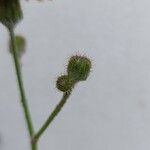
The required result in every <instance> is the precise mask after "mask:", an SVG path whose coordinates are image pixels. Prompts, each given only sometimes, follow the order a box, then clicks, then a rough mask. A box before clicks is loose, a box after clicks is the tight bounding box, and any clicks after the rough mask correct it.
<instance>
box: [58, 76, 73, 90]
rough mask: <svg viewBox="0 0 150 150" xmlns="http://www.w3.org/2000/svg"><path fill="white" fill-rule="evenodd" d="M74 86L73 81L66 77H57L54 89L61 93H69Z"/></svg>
mask: <svg viewBox="0 0 150 150" xmlns="http://www.w3.org/2000/svg"><path fill="white" fill-rule="evenodd" d="M73 86H74V80H73V79H72V78H70V77H69V76H67V75H63V76H60V77H58V79H57V82H56V87H57V89H58V90H60V91H62V92H67V91H70V90H71V89H72V88H73Z"/></svg>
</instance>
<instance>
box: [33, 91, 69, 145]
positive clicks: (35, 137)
mask: <svg viewBox="0 0 150 150" xmlns="http://www.w3.org/2000/svg"><path fill="white" fill-rule="evenodd" d="M70 94H71V91H69V92H65V93H64V94H63V97H62V99H61V101H60V102H59V104H58V105H57V106H56V107H55V109H54V110H53V112H52V113H51V114H50V116H49V117H48V119H47V120H46V121H45V123H44V124H43V126H42V127H41V128H40V130H39V131H38V132H37V133H36V134H35V136H34V137H33V139H32V142H33V143H37V141H38V140H39V138H40V137H41V135H42V134H43V133H44V132H45V130H46V129H47V128H48V126H49V125H50V124H51V122H52V121H53V120H54V118H55V117H56V116H57V115H58V113H59V112H60V111H61V109H62V107H63V106H64V104H65V103H66V101H67V99H68V98H69V96H70Z"/></svg>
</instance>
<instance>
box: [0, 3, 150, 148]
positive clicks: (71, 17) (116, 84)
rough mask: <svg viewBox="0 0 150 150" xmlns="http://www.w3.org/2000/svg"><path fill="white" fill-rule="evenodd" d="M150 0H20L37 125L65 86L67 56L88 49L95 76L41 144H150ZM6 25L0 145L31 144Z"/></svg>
mask: <svg viewBox="0 0 150 150" xmlns="http://www.w3.org/2000/svg"><path fill="white" fill-rule="evenodd" d="M149 6H150V1H149V0H142V1H141V0H124V1H120V0H113V1H112V0H61V1H60V0H53V1H46V0H45V1H43V2H37V1H34V0H30V1H28V2H27V1H24V0H22V7H23V11H24V19H23V21H22V22H21V23H20V24H19V25H18V26H17V28H16V33H17V34H21V35H23V36H25V37H26V40H27V50H26V54H25V55H24V56H23V59H22V65H23V66H22V70H23V74H24V75H23V76H24V84H25V88H26V94H27V98H28V102H29V105H30V110H31V113H32V117H33V121H34V125H35V129H36V130H38V129H39V128H40V127H41V125H42V124H43V122H44V121H45V119H46V118H47V117H48V115H49V113H50V112H51V111H52V110H53V108H54V106H55V105H56V104H57V103H58V102H59V100H60V98H61V96H62V93H61V92H59V91H58V90H57V89H56V88H55V81H56V79H57V76H59V75H60V74H63V73H65V70H66V65H67V61H68V59H69V57H70V56H71V55H73V54H81V55H86V56H88V57H90V58H91V59H92V61H93V69H92V72H91V74H90V77H89V79H88V80H87V81H86V82H81V83H80V84H78V86H77V87H76V88H75V89H74V91H73V94H72V96H71V97H70V99H69V101H68V103H67V104H66V105H65V107H64V108H63V110H62V112H61V113H60V115H59V116H58V117H57V118H56V119H55V121H54V122H53V123H52V125H51V126H50V127H49V128H48V130H47V132H46V133H45V134H44V135H43V137H42V138H41V140H40V142H39V150H50V149H53V150H60V149H61V150H149V149H150V9H149V8H150V7H149ZM7 44H8V33H7V30H6V29H5V28H4V27H3V26H2V25H0V140H1V142H0V150H10V149H13V150H20V149H21V150H29V141H28V137H27V136H28V134H27V131H26V126H25V121H24V116H23V113H22V108H21V106H20V101H19V96H18V90H17V86H16V77H15V72H14V68H13V64H12V58H11V56H10V54H9V53H8V46H7Z"/></svg>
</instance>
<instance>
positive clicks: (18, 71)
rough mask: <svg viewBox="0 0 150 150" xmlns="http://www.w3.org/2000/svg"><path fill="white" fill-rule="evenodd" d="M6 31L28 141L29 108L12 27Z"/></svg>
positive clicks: (29, 125) (30, 123)
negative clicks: (8, 35) (9, 42)
mask: <svg viewBox="0 0 150 150" xmlns="http://www.w3.org/2000/svg"><path fill="white" fill-rule="evenodd" d="M8 30H9V34H10V39H11V45H12V52H13V60H14V66H15V69H16V76H17V82H18V88H19V92H20V99H21V104H22V107H23V111H24V115H25V119H26V122H27V128H28V132H29V135H30V139H32V137H33V135H34V130H33V125H32V120H31V115H30V112H29V108H28V104H27V100H26V96H25V90H24V86H23V80H22V74H21V68H20V64H19V60H18V57H17V53H16V45H15V34H14V29H13V28H12V27H8ZM31 147H32V150H36V146H33V145H31Z"/></svg>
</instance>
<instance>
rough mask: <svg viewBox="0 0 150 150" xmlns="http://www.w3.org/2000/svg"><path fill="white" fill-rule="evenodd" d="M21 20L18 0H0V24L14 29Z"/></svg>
mask: <svg viewBox="0 0 150 150" xmlns="http://www.w3.org/2000/svg"><path fill="white" fill-rule="evenodd" d="M21 19H22V10H21V7H20V2H19V0H0V22H1V23H2V24H4V25H5V26H7V27H14V26H15V25H16V24H17V23H18V22H19V21H20V20H21Z"/></svg>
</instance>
